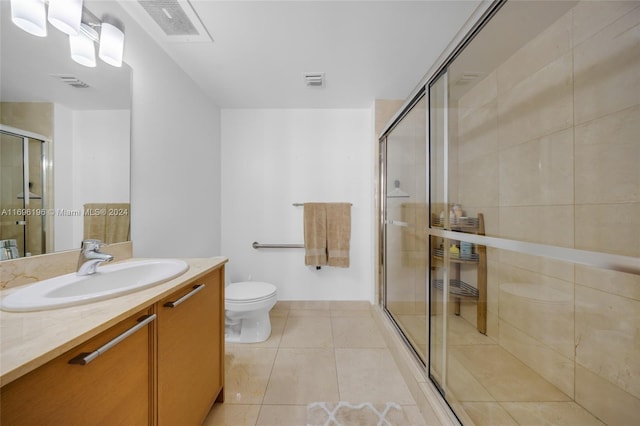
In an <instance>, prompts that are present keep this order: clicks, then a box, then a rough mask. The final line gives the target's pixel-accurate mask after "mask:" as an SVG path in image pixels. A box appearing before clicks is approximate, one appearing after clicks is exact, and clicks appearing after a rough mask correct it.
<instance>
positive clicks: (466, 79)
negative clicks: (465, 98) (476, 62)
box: [455, 72, 482, 86]
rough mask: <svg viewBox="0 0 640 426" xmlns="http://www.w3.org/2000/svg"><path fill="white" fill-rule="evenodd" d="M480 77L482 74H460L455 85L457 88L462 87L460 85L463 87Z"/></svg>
mask: <svg viewBox="0 0 640 426" xmlns="http://www.w3.org/2000/svg"><path fill="white" fill-rule="evenodd" d="M481 75H482V74H479V73H475V72H467V73H464V74H462V75H461V76H460V78H458V79H457V80H456V82H455V84H456V85H457V86H462V85H465V84H469V83H471V82H472V81H475V80H477V79H478V77H480V76H481Z"/></svg>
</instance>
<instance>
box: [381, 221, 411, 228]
mask: <svg viewBox="0 0 640 426" xmlns="http://www.w3.org/2000/svg"><path fill="white" fill-rule="evenodd" d="M385 223H386V224H387V225H396V226H401V227H403V228H409V223H408V222H402V221H400V220H392V219H389V220H386V221H385Z"/></svg>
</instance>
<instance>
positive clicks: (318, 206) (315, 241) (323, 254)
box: [304, 203, 327, 266]
mask: <svg viewBox="0 0 640 426" xmlns="http://www.w3.org/2000/svg"><path fill="white" fill-rule="evenodd" d="M304 249H305V253H304V264H305V265H309V266H320V265H326V264H327V211H326V209H325V207H324V204H323V203H305V204H304Z"/></svg>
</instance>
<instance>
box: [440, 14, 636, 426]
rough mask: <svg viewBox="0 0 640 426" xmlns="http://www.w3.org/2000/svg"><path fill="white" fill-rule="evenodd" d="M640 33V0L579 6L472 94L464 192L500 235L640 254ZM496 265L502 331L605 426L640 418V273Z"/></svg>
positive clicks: (492, 288) (463, 198)
mask: <svg viewBox="0 0 640 426" xmlns="http://www.w3.org/2000/svg"><path fill="white" fill-rule="evenodd" d="M639 39H640V2H637V1H622V2H610V1H596V2H594V1H583V2H579V3H578V4H577V5H576V6H575V7H574V8H573V9H571V10H570V11H569V12H568V13H567V14H565V15H564V16H562V17H561V18H560V19H559V20H557V21H556V22H555V23H554V24H553V25H551V26H550V27H549V28H548V29H546V30H545V31H544V32H543V33H541V34H539V36H538V37H536V38H535V39H533V40H531V41H530V42H529V43H527V44H526V45H525V46H524V47H522V48H521V49H520V50H519V51H517V52H516V53H515V54H514V55H513V56H511V57H510V58H509V59H508V60H506V61H505V62H504V63H503V64H502V65H500V66H499V67H498V68H497V69H495V70H494V71H493V72H492V73H491V74H489V75H487V76H486V77H485V78H484V79H483V80H482V81H481V82H480V83H478V84H477V85H476V86H475V87H474V88H473V89H471V90H470V91H469V92H468V93H467V94H466V95H464V97H462V98H461V99H460V101H459V103H458V105H457V107H458V114H457V117H456V119H457V122H458V135H457V136H458V137H457V144H458V146H457V150H456V151H457V152H456V153H455V155H453V156H452V157H451V158H457V161H458V163H457V176H452V179H451V180H452V182H457V188H458V192H457V194H455V195H454V197H452V199H454V200H455V201H457V202H460V203H461V204H462V205H463V207H464V208H465V210H466V212H467V214H469V215H474V214H475V213H478V212H482V213H484V215H485V221H486V231H487V235H492V236H499V237H503V238H508V239H514V240H522V241H528V242H535V243H542V244H549V245H555V246H561V247H570V248H576V249H582V250H590V251H597V252H606V253H614V254H620V255H626V256H633V257H640V167H638V164H640V162H639V160H640V144H639V143H638V135H640V42H639ZM454 140H455V138H452V139H451V141H454ZM469 177H473V178H471V179H470V178H469ZM488 264H489V271H488V286H489V290H488V291H489V297H488V335H489V336H490V337H492V338H493V339H495V340H496V341H497V342H498V343H499V344H500V345H501V346H503V347H504V348H505V349H507V350H508V351H510V352H511V353H512V354H514V355H515V356H517V357H518V358H519V359H520V360H521V361H523V362H524V363H525V364H527V365H529V366H530V367H531V368H533V369H534V370H536V371H538V372H539V373H540V374H541V375H542V376H543V377H545V378H546V379H547V380H548V381H550V382H551V383H553V384H554V385H556V386H557V387H558V388H559V389H560V390H562V391H563V392H564V393H566V394H567V395H568V396H570V397H571V398H573V399H575V401H576V402H577V403H579V404H580V405H582V406H583V407H585V408H586V409H587V410H589V411H590V412H591V413H593V414H594V415H596V416H597V417H599V418H600V419H601V420H603V421H604V422H606V423H608V424H629V423H632V422H633V419H638V418H640V349H639V348H640V326H639V324H640V277H639V276H637V275H630V274H624V273H620V272H612V271H604V270H598V269H594V268H590V267H586V266H581V265H574V264H571V263H566V262H560V261H556V260H553V259H543V258H538V257H533V256H526V255H522V254H517V253H511V252H507V251H503V250H500V251H499V250H491V249H490V250H489V251H488ZM507 283H513V284H514V285H510V286H504V284H507ZM527 284H534V285H535V286H536V287H535V289H536V295H535V297H533V298H531V297H527V296H526V290H527V286H526V285H527ZM518 285H524V286H520V287H518ZM524 312H529V313H530V315H529V316H527V317H526V318H523V316H522V313H524ZM462 315H463V316H464V317H465V318H467V319H468V320H469V321H470V322H472V323H475V304H465V305H464V306H463V311H462Z"/></svg>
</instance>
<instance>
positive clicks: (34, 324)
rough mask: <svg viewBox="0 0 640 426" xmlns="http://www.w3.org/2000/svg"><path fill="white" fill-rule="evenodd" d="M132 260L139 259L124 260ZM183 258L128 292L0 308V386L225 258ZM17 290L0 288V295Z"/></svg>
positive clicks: (206, 270)
mask: <svg viewBox="0 0 640 426" xmlns="http://www.w3.org/2000/svg"><path fill="white" fill-rule="evenodd" d="M135 260H140V259H137V258H132V259H129V260H127V261H135ZM183 260H185V261H186V262H187V263H188V264H189V269H188V270H187V271H186V272H185V273H184V274H182V275H180V276H178V277H177V278H174V279H172V280H170V281H167V282H164V283H161V284H158V285H156V286H152V287H150V288H147V289H144V290H140V291H137V292H134V293H131V294H127V295H123V296H120V297H115V298H112V299H107V300H102V301H98V302H93V303H88V304H85V305H78V306H72V307H68V308H61V309H53V310H46V311H39V312H5V311H0V386H4V385H6V384H7V383H9V382H11V381H13V380H15V379H17V378H18V377H20V376H22V375H24V374H26V373H28V372H30V371H32V370H34V369H36V368H38V367H39V366H41V365H43V364H45V363H47V362H48V361H51V360H52V359H54V358H56V357H57V356H58V355H61V354H63V353H64V352H66V351H68V350H69V349H72V348H73V347H75V346H77V345H78V344H80V343H82V342H84V341H86V340H88V339H90V338H92V337H94V336H96V335H98V334H99V333H101V332H102V331H104V330H106V329H108V328H110V327H111V326H113V325H115V324H117V323H119V322H120V321H122V320H123V319H126V318H127V317H129V316H131V315H133V314H134V313H136V312H138V311H140V310H142V309H144V308H145V307H148V306H150V305H152V304H154V303H155V302H157V301H158V300H161V299H163V298H164V297H166V296H168V295H170V294H171V293H173V292H174V291H176V290H177V289H178V288H180V287H182V286H184V285H186V284H187V282H189V281H192V280H194V279H197V278H198V277H200V276H202V275H204V274H206V273H207V272H209V271H211V270H213V269H215V268H217V267H219V266H221V265H223V264H225V263H226V262H227V260H228V259H227V258H225V257H212V258H203V259H183ZM221 285H224V283H221ZM19 288H20V287H15V288H10V289H5V290H1V291H0V298H2V297H5V296H6V295H8V294H10V293H11V292H13V291H15V290H17V289H19Z"/></svg>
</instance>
